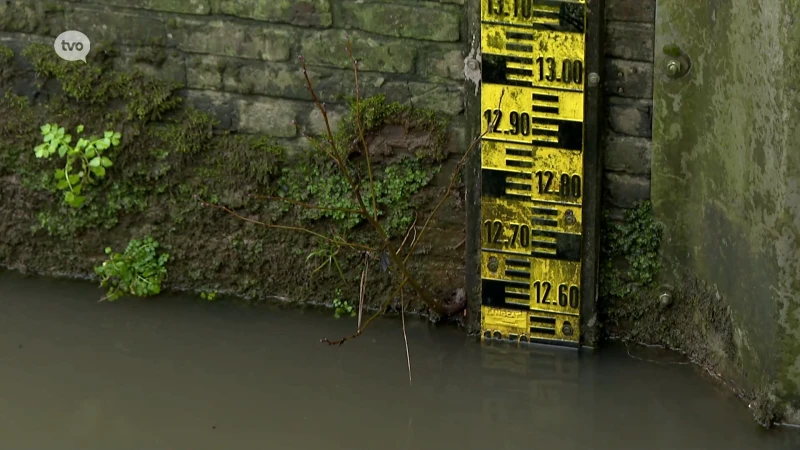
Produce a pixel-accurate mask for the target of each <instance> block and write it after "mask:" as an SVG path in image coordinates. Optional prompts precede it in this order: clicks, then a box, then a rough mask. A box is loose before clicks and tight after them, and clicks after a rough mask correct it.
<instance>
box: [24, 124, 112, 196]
mask: <svg viewBox="0 0 800 450" xmlns="http://www.w3.org/2000/svg"><path fill="white" fill-rule="evenodd" d="M40 129H41V131H42V136H43V138H42V140H43V142H42V143H41V144H39V145H37V146H36V148H35V149H34V152H35V154H36V157H37V158H44V159H49V158H50V157H51V156H53V155H54V154H55V153H58V156H59V157H60V158H65V163H64V167H63V168H60V169H56V171H55V174H54V177H55V180H56V182H57V184H56V188H57V189H59V190H62V191H64V202H66V203H67V204H68V205H70V206H72V207H74V208H80V207H81V206H82V205H83V203H84V201H85V200H86V197H85V196H83V195H81V193H82V192H83V188H84V187H86V186H87V185H90V184H97V182H98V181H99V180H100V179H102V178H103V177H105V176H106V169H107V168H108V167H111V166H112V165H113V163H112V162H111V159H109V158H108V157H107V156H105V155H103V153H104V152H105V151H106V150H108V149H109V148H111V147H116V146H118V145H119V141H120V138H121V135H120V134H119V133H118V132H114V131H106V132H105V134H104V135H103V137H102V138H96V137H91V138H89V139H84V138H79V139H78V142H77V143H76V144H75V146H74V147H73V146H72V145H70V144H71V143H72V135H71V134H67V133H66V130H65V129H64V127H59V126H58V124H55V123H53V124H45V125H42V127H41V128H40ZM81 133H83V125H78V128H77V130H76V134H81ZM75 163H79V164H78V167H77V168H76V167H75Z"/></svg>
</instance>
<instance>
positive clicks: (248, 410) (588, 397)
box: [0, 274, 800, 450]
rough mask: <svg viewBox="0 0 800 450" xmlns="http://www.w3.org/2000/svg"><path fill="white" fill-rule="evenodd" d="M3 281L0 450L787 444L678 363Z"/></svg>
mask: <svg viewBox="0 0 800 450" xmlns="http://www.w3.org/2000/svg"><path fill="white" fill-rule="evenodd" d="M100 296H101V293H100V292H99V291H98V290H96V289H95V288H94V287H93V286H91V285H87V284H84V283H74V282H67V281H52V280H42V279H36V280H34V279H22V278H19V277H17V276H14V275H10V274H5V275H0V333H2V339H0V361H1V362H2V364H0V436H2V438H0V442H2V445H0V448H3V449H4V448H9V449H15V450H25V449H37V450H40V449H43V448H48V449H49V448H53V449H55V448H58V449H81V450H93V449H98V450H100V449H102V450H108V449H115V450H116V449H142V448H147V449H171V450H175V449H192V450H202V449H220V448H225V449H239V448H241V449H276V450H293V449H297V450H311V449H323V450H339V449H342V450H345V449H346V450H359V449H364V450H371V449H380V450H395V449H396V450H400V449H404V450H405V449H408V450H411V449H414V450H420V449H437V450H449V449H453V450H466V449H470V450H471V449H476V450H477V449H491V450H503V449H514V450H519V449H522V448H558V449H559V450H566V449H613V450H627V449H632V450H633V449H636V450H639V449H648V450H649V449H654V450H656V449H725V450H729V449H743V450H744V449H747V450H750V449H756V448H757V449H797V448H800V436H798V434H797V433H792V432H790V431H789V430H780V431H778V432H770V433H768V432H764V431H762V430H761V429H760V428H759V427H758V426H757V425H755V424H754V423H753V422H752V421H751V420H750V417H749V413H748V411H747V410H746V408H745V407H744V406H743V405H742V404H741V403H740V402H738V401H737V400H736V399H734V398H732V397H731V396H730V395H728V394H726V393H725V392H724V391H723V390H718V389H716V388H715V387H714V386H713V385H711V384H709V383H707V382H706V381H704V380H703V379H702V378H701V377H699V376H698V375H697V373H696V372H695V371H694V370H692V368H691V366H685V365H674V364H651V363H647V362H643V361H639V360H636V359H632V358H630V357H629V356H628V355H627V353H626V352H625V350H624V349H620V348H616V347H611V348H608V349H604V350H602V351H599V352H596V353H594V354H591V353H577V352H575V351H573V350H569V349H558V348H549V347H524V350H521V349H519V348H516V347H513V346H510V345H505V344H497V343H494V344H488V343H487V344H480V343H478V342H476V341H474V340H472V339H467V338H465V337H464V335H463V334H462V333H461V332H459V331H456V330H452V329H446V328H445V329H435V328H433V327H431V326H429V325H428V324H427V323H424V322H416V321H409V323H408V335H409V344H410V350H411V361H412V365H413V373H414V382H413V384H412V385H410V386H409V383H408V377H407V371H406V367H405V364H406V360H405V351H404V347H403V338H402V334H401V331H400V327H399V324H398V323H396V321H393V320H384V321H381V322H379V323H378V324H376V325H375V326H374V327H373V328H371V329H370V331H369V333H366V334H365V335H364V336H362V337H361V338H359V339H356V340H354V341H352V342H349V343H347V344H346V345H344V346H342V347H328V346H325V345H321V344H319V339H320V338H322V337H328V338H336V337H340V336H342V335H345V334H347V333H349V332H352V329H353V328H354V326H355V324H354V321H351V320H345V319H342V320H335V319H333V318H332V317H331V315H330V314H328V313H308V312H306V313H303V312H297V311H291V312H287V311H279V310H273V309H267V308H259V309H247V308H238V307H234V306H232V305H227V304H224V303H205V302H202V301H199V300H195V299H189V298H185V297H184V298H170V297H163V298H157V299H148V300H123V301H119V302H116V303H113V304H109V303H97V302H96V300H97V299H98V298H100Z"/></svg>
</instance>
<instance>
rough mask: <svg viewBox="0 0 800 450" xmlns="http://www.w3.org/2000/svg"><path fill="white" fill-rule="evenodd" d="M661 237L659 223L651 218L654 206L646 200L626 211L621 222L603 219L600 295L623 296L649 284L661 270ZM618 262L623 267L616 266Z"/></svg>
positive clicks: (650, 284) (661, 229)
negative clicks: (604, 220) (604, 222)
mask: <svg viewBox="0 0 800 450" xmlns="http://www.w3.org/2000/svg"><path fill="white" fill-rule="evenodd" d="M662 236H663V228H662V225H661V224H660V223H658V222H656V221H655V219H654V218H653V205H652V203H650V202H649V201H645V202H641V203H639V204H637V205H636V206H635V207H634V208H633V209H630V210H629V211H627V212H626V214H625V220H624V221H623V222H620V223H613V222H610V221H608V219H607V218H606V225H605V233H604V235H603V238H602V243H603V246H602V256H603V261H604V262H603V266H602V268H601V272H600V276H601V283H600V289H601V295H602V296H604V297H607V296H612V297H618V298H626V297H628V296H630V295H632V294H634V293H635V292H636V291H638V290H641V289H646V288H649V287H651V286H652V285H653V283H654V282H655V280H656V277H657V276H658V272H659V270H660V269H661V260H660V259H659V248H660V246H661V239H662ZM620 262H621V263H622V267H619V266H618V264H619V263H620Z"/></svg>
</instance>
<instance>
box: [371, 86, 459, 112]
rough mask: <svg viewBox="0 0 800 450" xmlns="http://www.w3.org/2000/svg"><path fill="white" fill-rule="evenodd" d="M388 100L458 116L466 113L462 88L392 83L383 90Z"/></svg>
mask: <svg viewBox="0 0 800 450" xmlns="http://www.w3.org/2000/svg"><path fill="white" fill-rule="evenodd" d="M381 92H383V93H384V94H385V95H386V100H387V101H390V102H399V103H404V104H410V105H413V106H414V107H417V108H425V109H431V110H434V111H439V112H443V113H445V114H450V115H456V114H460V113H461V112H462V111H464V92H463V90H462V89H461V88H460V86H449V85H441V84H433V83H421V82H414V81H390V82H387V83H386V84H385V85H384V86H383V88H382V89H381Z"/></svg>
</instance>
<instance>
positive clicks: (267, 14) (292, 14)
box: [211, 0, 332, 27]
mask: <svg viewBox="0 0 800 450" xmlns="http://www.w3.org/2000/svg"><path fill="white" fill-rule="evenodd" d="M211 1H212V3H213V10H214V12H215V13H217V14H226V15H230V16H236V17H244V18H247V19H254V20H261V21H264V22H280V23H289V24H292V25H301V26H316V27H329V26H330V25H331V23H332V15H331V5H330V0H211Z"/></svg>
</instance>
